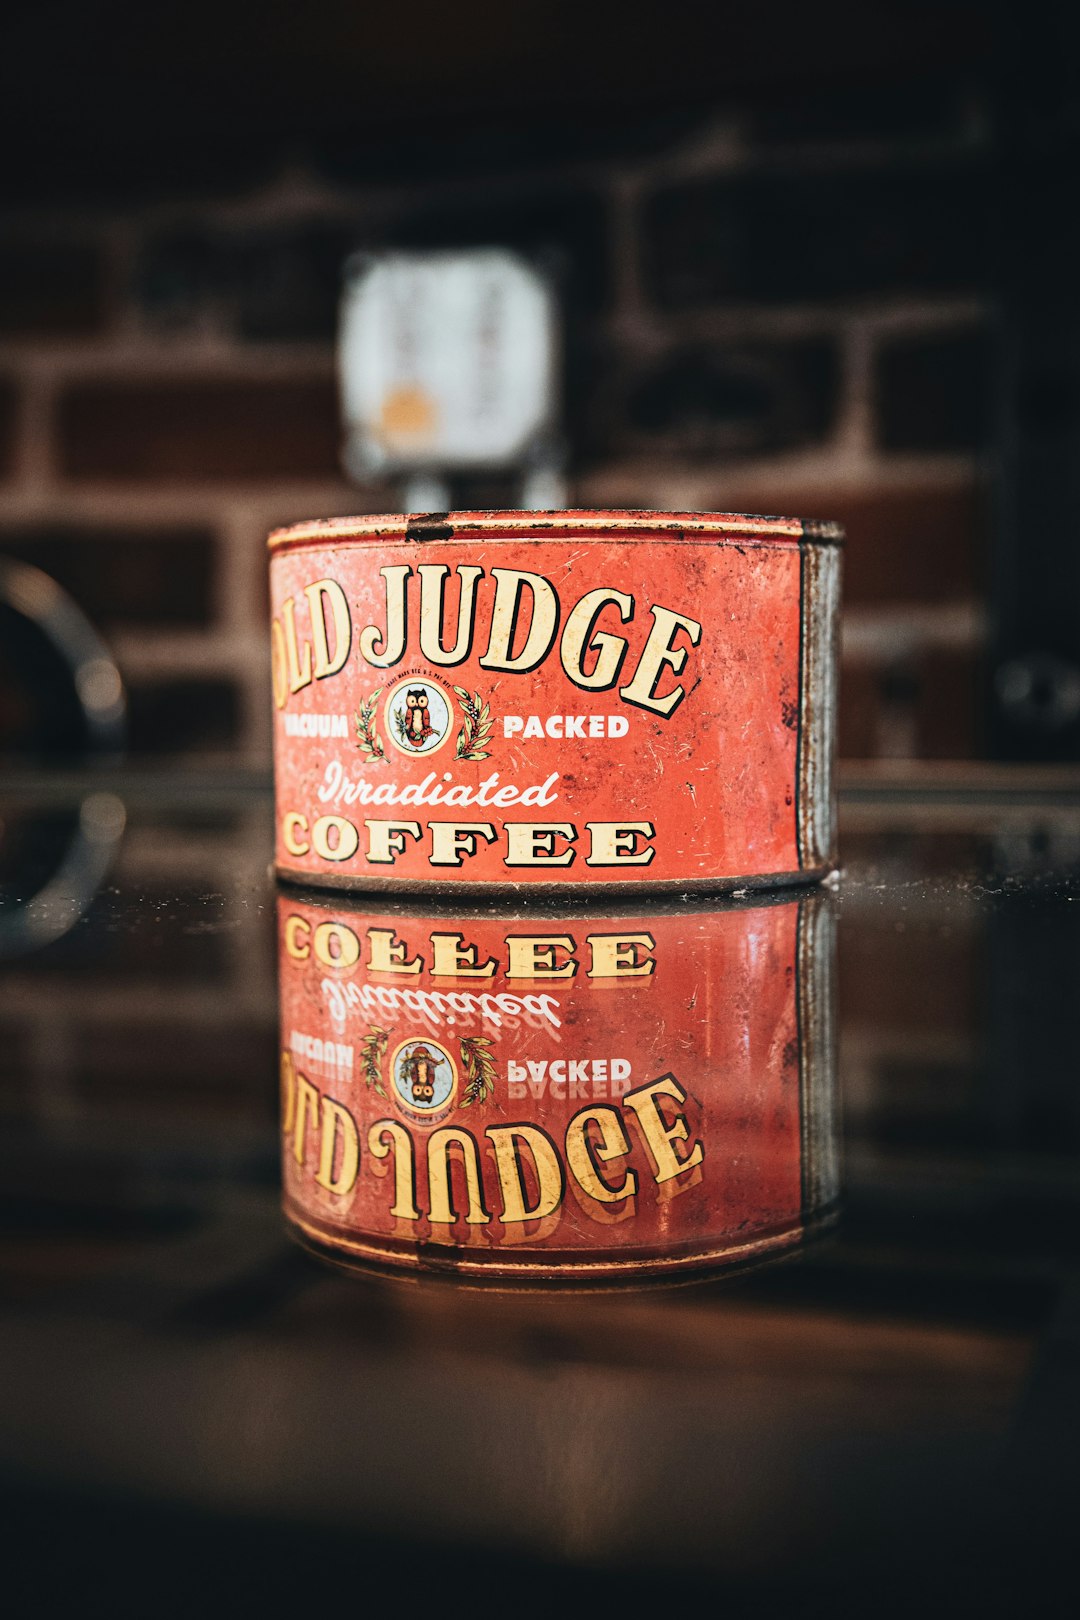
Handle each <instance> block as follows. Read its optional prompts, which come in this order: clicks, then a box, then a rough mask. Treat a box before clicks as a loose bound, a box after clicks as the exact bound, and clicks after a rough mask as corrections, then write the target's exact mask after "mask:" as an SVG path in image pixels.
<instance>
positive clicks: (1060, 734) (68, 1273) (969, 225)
mask: <svg viewBox="0 0 1080 1620" xmlns="http://www.w3.org/2000/svg"><path fill="white" fill-rule="evenodd" d="M1070 24H1071V18H1070V16H1069V14H1068V13H1067V12H1066V9H1065V8H1064V7H1058V8H1054V7H1050V6H1044V5H1039V4H1033V5H1026V6H1023V7H1019V6H1017V7H1009V6H1006V5H1000V4H999V5H979V4H948V3H944V0H939V3H937V4H934V5H919V4H904V5H901V4H898V3H888V4H869V3H865V4H861V5H856V4H842V5H838V4H828V5H824V6H821V5H818V6H808V5H799V6H796V5H794V4H788V5H783V6H777V5H746V6H739V7H735V6H733V5H722V4H710V5H705V4H702V5H697V4H686V3H678V0H672V3H669V4H666V5H663V6H660V5H657V4H653V5H650V6H647V7H644V8H642V7H637V8H634V9H630V8H629V7H627V6H622V5H620V6H615V5H612V6H609V7H599V6H595V5H593V6H589V5H573V4H570V3H569V0H549V3H547V4H543V5H541V4H538V3H536V0H523V3H513V0H504V3H502V4H496V3H494V0H488V3H486V4H464V5H457V6H453V5H446V4H443V5H437V4H433V3H430V0H424V3H421V4H414V5H412V6H410V7H405V6H400V5H399V6H389V5H381V6H372V5H368V6H365V5H359V4H354V5H346V4H343V3H331V0H314V3H308V4H304V5H300V4H294V5H284V4H278V5H255V4H251V3H236V0H220V3H217V4H213V5H212V4H209V3H208V0H191V3H189V4H186V5H181V4H179V3H177V0H161V3H159V4H157V5H154V6H148V5H145V4H143V5H136V4H134V3H133V0H113V3H106V0H99V3H97V4H93V5H86V4H75V3H74V0H53V3H45V0H39V3H37V4H29V3H22V0H20V3H18V4H14V5H12V4H9V6H8V8H7V11H6V13H5V16H4V20H3V23H2V24H0V557H3V556H4V555H9V556H12V557H15V558H18V559H23V560H25V561H27V562H32V563H36V564H37V565H38V566H40V567H41V568H43V569H44V570H46V571H47V572H48V573H51V574H53V575H54V576H55V577H56V578H57V579H59V580H60V581H61V582H62V583H63V584H64V585H66V586H67V588H68V589H69V590H70V591H71V593H72V594H73V596H74V597H75V599H76V600H77V601H78V602H79V603H80V604H81V605H82V606H83V608H84V609H85V611H86V613H87V614H88V615H89V616H90V618H91V620H92V621H93V622H94V623H95V624H96V625H97V626H98V628H99V629H100V631H101V633H102V635H103V636H104V637H105V638H106V640H107V642H108V644H109V646H110V647H111V649H112V650H113V651H114V652H115V654H116V656H117V658H118V660H119V663H120V666H121V668H122V671H123V674H124V677H125V680H126V683H127V688H128V696H129V705H130V707H129V718H130V742H131V749H132V755H133V759H134V762H135V763H136V764H137V765H138V766H140V767H143V768H140V769H137V770H132V771H129V772H126V773H114V774H113V776H111V777H110V776H108V775H107V774H106V775H105V776H101V775H99V776H97V777H95V778H94V779H92V780H90V779H86V778H83V777H78V778H74V777H68V778H58V777H57V776H55V775H53V776H52V777H49V776H47V775H45V774H44V773H38V774H36V775H32V774H31V773H27V772H17V771H5V772H3V773H2V774H0V856H2V860H0V949H2V950H4V951H6V952H7V958H6V960H5V961H4V962H3V964H2V965H3V976H2V980H0V1297H2V1302H3V1306H4V1321H3V1324H2V1327H0V1525H2V1526H3V1531H2V1532H0V1541H3V1543H4V1546H3V1558H4V1570H5V1580H6V1587H5V1590H7V1591H11V1592H12V1593H13V1594H14V1600H15V1603H16V1607H17V1609H18V1610H19V1612H20V1613H23V1612H25V1613H30V1612H33V1613H38V1612H41V1613H53V1612H60V1610H61V1609H62V1610H63V1612H64V1613H72V1614H74V1613H77V1614H79V1615H96V1614H98V1613H101V1614H103V1615H107V1616H108V1617H109V1620H114V1617H115V1616H117V1615H128V1614H131V1615H132V1616H137V1617H138V1620H143V1617H144V1616H146V1615H148V1614H155V1615H172V1614H177V1615H181V1614H182V1615H184V1616H190V1615H192V1614H195V1613H200V1614H203V1613H205V1614H217V1613H229V1614H230V1615H236V1614H243V1615H247V1614H249V1613H253V1612H255V1610H257V1609H258V1610H262V1611H264V1612H266V1613H268V1614H273V1613H279V1612H287V1613H290V1614H297V1613H300V1612H302V1611H305V1612H306V1611H308V1610H312V1609H314V1608H318V1609H319V1611H320V1612H322V1610H327V1611H329V1610H331V1609H333V1610H339V1609H340V1610H341V1611H342V1612H351V1611H352V1609H353V1608H356V1609H358V1610H359V1608H360V1607H361V1606H362V1605H365V1604H366V1605H367V1606H369V1607H370V1606H371V1604H372V1602H373V1601H376V1600H379V1599H381V1598H382V1597H383V1595H384V1594H385V1593H387V1592H389V1593H390V1596H391V1601H392V1602H393V1603H394V1605H395V1607H399V1608H402V1609H403V1610H405V1611H406V1612H411V1611H410V1610H409V1605H410V1603H411V1605H412V1607H418V1606H419V1602H420V1601H421V1600H422V1601H424V1602H425V1603H434V1604H437V1605H438V1608H439V1612H440V1613H442V1612H447V1613H452V1612H454V1609H455V1604H454V1599H455V1597H456V1598H459V1599H460V1600H461V1602H465V1601H467V1602H470V1603H471V1604H472V1605H473V1606H474V1608H475V1610H476V1611H477V1612H483V1611H484V1610H485V1609H487V1608H490V1607H493V1606H495V1605H499V1606H500V1607H501V1609H502V1610H506V1609H513V1611H514V1612H517V1613H532V1612H544V1613H545V1614H550V1613H551V1612H552V1609H553V1607H556V1606H558V1607H561V1608H565V1609H566V1610H567V1611H568V1612H569V1611H570V1610H571V1605H574V1606H575V1607H577V1608H581V1607H584V1605H585V1604H589V1605H595V1606H597V1607H603V1608H612V1609H616V1608H617V1609H618V1610H619V1611H620V1612H621V1611H624V1610H625V1611H626V1612H630V1613H632V1612H636V1610H640V1609H642V1608H644V1607H645V1606H646V1605H648V1606H650V1607H655V1608H657V1609H660V1608H661V1606H663V1608H664V1610H665V1611H666V1610H667V1609H670V1608H671V1607H672V1606H673V1605H678V1606H681V1607H686V1606H687V1605H689V1604H694V1605H697V1604H699V1603H702V1602H703V1600H704V1602H707V1603H708V1605H709V1608H710V1610H712V1609H715V1608H717V1606H718V1605H719V1606H721V1607H722V1608H723V1609H724V1611H725V1612H726V1613H730V1614H736V1615H742V1614H746V1615H751V1614H753V1615H757V1614H761V1613H777V1614H783V1615H791V1614H799V1615H804V1614H805V1615H822V1616H824V1615H829V1616H835V1615H839V1614H852V1615H858V1616H863V1615H866V1614H873V1615H892V1614H895V1615H897V1616H904V1617H905V1620H906V1617H907V1616H909V1615H910V1614H912V1613H921V1614H932V1613H942V1614H945V1613H947V1614H948V1615H949V1616H950V1617H955V1616H956V1615H958V1614H964V1613H969V1612H973V1611H977V1612H978V1613H980V1615H982V1616H986V1615H988V1614H990V1615H1001V1616H1011V1615H1013V1614H1025V1615H1026V1614H1029V1613H1038V1614H1042V1613H1055V1612H1068V1611H1067V1605H1062V1604H1061V1603H1060V1601H1059V1600H1058V1599H1057V1598H1056V1596H1055V1594H1054V1591H1053V1588H1054V1584H1055V1581H1062V1580H1064V1581H1066V1582H1067V1586H1066V1588H1065V1589H1066V1590H1068V1591H1070V1594H1071V1589H1072V1587H1073V1586H1074V1585H1075V1579H1074V1573H1075V1572H1074V1570H1073V1568H1072V1542H1073V1540H1074V1539H1075V1535H1074V1527H1075V1522H1076V1514H1075V1495H1076V1489H1075V1487H1076V1480H1075V1475H1076V1468H1075V1440H1074V1436H1075V1433H1076V1426H1077V1415H1078V1414H1077V1405H1078V1403H1077V1377H1076V1369H1077V1366H1078V1365H1080V1360H1078V1354H1077V1347H1078V1343H1080V1339H1078V1322H1080V1316H1078V1312H1077V1301H1078V1300H1080V1283H1078V1278H1080V1270H1078V1263H1077V1233H1078V1232H1080V1222H1078V1219H1077V1214H1078V1206H1080V1175H1078V1164H1080V1155H1078V1148H1080V1108H1078V1104H1077V1075H1078V1073H1080V1058H1078V1051H1077V1027H1076V1020H1075V1017H1074V1016H1073V1011H1072V1008H1073V1003H1074V1001H1075V985H1076V982H1077V963H1078V960H1080V907H1078V905H1077V903H1076V902H1077V899H1078V897H1080V889H1078V884H1077V874H1078V872H1080V811H1078V809H1077V804H1078V796H1077V793H1076V785H1075V784H1076V776H1075V773H1074V772H1069V771H1060V770H1049V769H1046V768H1045V767H1046V766H1047V765H1048V764H1049V763H1051V762H1056V763H1057V764H1058V765H1060V764H1063V763H1067V762H1070V761H1076V760H1077V758H1078V756H1080V712H1077V711H1080V698H1077V695H1076V694H1077V692H1078V690H1080V673H1078V671H1077V661H1078V656H1077V655H1078V647H1080V634H1078V632H1080V623H1078V620H1080V577H1078V574H1080V561H1078V550H1077V545H1076V538H1075V513H1076V511H1077V510H1078V509H1080V499H1078V497H1080V489H1077V488H1076V485H1077V482H1078V480H1080V442H1078V440H1080V331H1078V321H1077V308H1076V302H1077V301H1076V293H1075V283H1076V263H1077V255H1076V252H1075V249H1076V242H1075V234H1076V233H1075V228H1074V224H1073V219H1074V215H1075V212H1076V192H1077V187H1076V170H1077V164H1076V155H1077V147H1078V143H1080V96H1078V95H1077V90H1076V83H1075V70H1074V67H1073V62H1074V60H1075V37H1074V36H1075V30H1074V29H1073V28H1072V27H1071V26H1070ZM469 242H475V243H485V244H486V243H509V244H511V245H514V246H518V247H520V248H521V249H522V250H523V251H525V252H527V253H529V254H533V255H536V256H538V257H540V258H541V259H542V260H543V262H544V263H545V264H546V265H548V266H550V267H551V269H552V270H553V273H554V274H555V275H556V276H557V277H558V280H559V284H560V287H561V289H562V298H563V305H564V311H565V319H566V342H565V364H566V399H565V419H566V431H567V444H568V454H569V464H568V475H569V483H570V498H571V500H572V501H574V502H578V503H581V504H583V505H612V506H619V505H630V506H655V507H665V508H670V507H689V508H715V509H725V508H745V509H749V510H760V511H778V510H779V511H788V512H791V513H794V514H796V515H805V516H816V515H822V516H826V517H835V518H839V519H840V520H842V521H843V522H845V523H846V524H847V526H848V529H849V544H848V550H847V563H846V568H847V573H846V579H847V586H846V609H845V629H844V669H843V712H842V726H841V742H842V753H843V756H844V758H843V764H842V770H841V803H840V813H841V839H842V850H843V858H844V863H845V869H846V870H845V877H844V881H843V883H842V885H841V887H840V892H839V894H838V896H837V901H836V909H837V911H838V920H839V950H838V996H837V1002H836V1020H837V1027H838V1035H839V1087H840V1093H841V1098H842V1122H843V1140H842V1148H843V1160H844V1181H845V1199H844V1207H843V1215H842V1219H841V1221H840V1222H839V1224H838V1226H837V1228H836V1231H835V1233H834V1234H833V1236H832V1237H830V1238H828V1239H825V1240H824V1241H823V1242H822V1243H820V1244H818V1245H816V1246H811V1247H810V1248H809V1249H808V1250H807V1251H806V1253H805V1255H804V1256H802V1257H800V1258H799V1259H798V1260H797V1261H795V1262H793V1263H792V1264H791V1265H790V1266H787V1267H779V1268H776V1269H770V1268H764V1269H762V1271H760V1272H758V1273H755V1274H750V1275H748V1276H746V1277H744V1278H741V1279H732V1278H724V1279H720V1280H717V1281H716V1282H714V1283H708V1284H704V1285H702V1286H701V1287H699V1288H695V1289H687V1290H677V1291H673V1292H671V1293H666V1292H660V1293H658V1294H655V1295H652V1296H648V1297H642V1296H637V1295H634V1294H629V1295H625V1294H624V1295H621V1296H617V1297H614V1298H612V1297H608V1296H597V1297H595V1298H580V1297H575V1298H574V1299H573V1300H571V1301H570V1302H567V1301H565V1300H563V1299H561V1298H560V1297H559V1296H558V1295H552V1296H540V1297H532V1296H527V1297H526V1296H522V1297H514V1298H508V1297H506V1296H498V1295H496V1296H491V1295H482V1296H476V1295H470V1294H466V1293H464V1292H460V1291H457V1290H454V1289H452V1288H450V1289H447V1288H442V1289H440V1288H438V1287H428V1286H420V1285H399V1284H392V1283H390V1282H388V1281H379V1280H376V1279H366V1280H362V1279H359V1278H355V1277H347V1276H344V1275H341V1274H337V1273H335V1272H333V1271H332V1270H330V1269H329V1268H324V1267H322V1266H319V1265H317V1264H316V1262H315V1261H314V1260H312V1259H310V1258H308V1257H306V1256H305V1255H303V1254H302V1253H300V1252H299V1251H298V1250H296V1249H294V1248H293V1247H292V1246H291V1245H290V1244H289V1243H288V1240H287V1239H286V1237H285V1235H284V1233H283V1231H282V1229H281V1219H280V1213H279V1209H278V1204H279V1199H280V1186H279V1172H278V1151H279V1133H278V1123H277V1117H276V1058H277V1053H278V1050H279V1033H278V1028H277V1024H278V1008H277V1002H276V995H275V961H274V957H275V938H274V923H273V905H274V897H273V891H272V886H271V881H270V878H269V876H268V871H267V863H268V859H269V851H270V847H271V842H272V839H271V830H272V829H271V811H270V803H269V794H268V768H269V735H270V728H269V710H270V700H269V691H270V683H269V669H268V658H267V647H266V634H265V631H266V622H267V598H266V560H265V550H264V542H265V537H266V533H267V530H268V529H269V528H271V527H272V526H274V525H275V524H278V523H282V522H287V521H291V520H297V519H302V518H308V517H314V516H318V515H332V514H337V513H346V512H349V511H363V510H372V511H375V510H385V509H391V510H392V509H394V508H395V507H396V506H397V505H398V503H399V501H400V491H399V490H398V489H396V488H394V487H392V486H386V487H382V486H375V485H371V486H367V487H364V488H356V487H354V486H351V485H350V484H349V483H348V482H347V481H346V480H345V478H344V476H343V475H342V472H341V470H340V440H341V426H340V421H339V414H338V403H337V387H336V378H335V369H334V368H335V357H334V341H335V326H336V316H337V302H338V295H339V286H340V272H341V265H342V262H343V260H344V258H345V256H346V255H347V254H348V253H349V252H351V251H352V250H353V249H355V248H357V247H364V246H368V247H378V246H380V245H397V244H405V245H408V244H413V245H418V246H420V245H434V246H438V245H444V244H454V243H469ZM453 493H454V499H455V501H456V502H457V503H459V504H463V505H464V504H472V503H475V504H480V505H495V504H504V503H507V504H512V503H513V502H514V500H515V498H516V489H515V486H514V484H513V482H512V481H510V480H505V479H503V480H497V479H489V480H479V479H474V480H471V481H469V482H466V481H464V480H462V481H459V482H458V484H457V485H456V486H455V489H454V492H453ZM13 645H14V643H13V641H12V640H11V639H10V638H9V639H8V640H5V630H4V626H3V625H2V624H0V666H2V665H3V661H4V658H5V656H7V657H8V659H9V661H10V657H11V649H12V646H13ZM10 690H11V691H14V690H15V688H14V687H12V688H10ZM8 692H9V688H7V687H5V683H4V670H3V668H2V667H0V754H2V753H3V751H4V748H3V744H4V742H5V741H10V738H11V737H12V736H13V735H16V733H17V726H18V723H20V722H21V721H25V720H26V719H27V716H28V715H29V714H30V710H26V709H24V710H20V709H19V707H18V702H15V703H14V704H13V705H10V706H9V707H8V708H5V699H6V697H7V695H8ZM31 718H32V715H31ZM64 724H66V721H65V720H64V717H63V716H62V715H60V716H59V717H58V718H57V725H58V727H60V728H61V729H62V727H63V725H64ZM5 727H7V729H6V730H5ZM58 734H59V733H58ZM152 761H157V762H158V763H160V764H162V765H164V766H166V767H177V769H176V770H175V771H170V770H168V769H166V770H164V771H154V770H151V769H148V768H145V767H148V766H149V765H150V764H151V762H152ZM1021 762H1026V764H1027V765H1028V766H1029V767H1035V768H1030V769H1027V770H1023V771H1020V770H1014V769H1012V768H1011V767H1013V766H1016V765H1019V764H1020V763H1021ZM1006 766H1008V767H1010V768H1008V769H1006V768H1004V767H1006ZM999 767H1002V768H999ZM105 789H107V790H108V791H105ZM114 790H115V791H114ZM72 850H75V851H76V852H77V854H78V861H77V862H75V863H74V864H72V863H71V862H69V855H70V853H71V851H72ZM35 893H36V894H37V898H36V899H31V896H32V895H34V894H35ZM9 901H11V902H12V903H11V904H10V905H8V904H7V902H9ZM530 1469H533V1470H534V1471H535V1472H534V1473H533V1472H530ZM534 1478H535V1481H536V1483H535V1485H534V1483H533V1481H534ZM462 1526H465V1527H466V1530H465V1531H463V1530H462V1528H461V1527H462ZM461 1602H459V1603H458V1604H457V1605H456V1606H457V1607H460V1606H461ZM1072 1606H1073V1607H1075V1603H1074V1602H1073V1605H1072Z"/></svg>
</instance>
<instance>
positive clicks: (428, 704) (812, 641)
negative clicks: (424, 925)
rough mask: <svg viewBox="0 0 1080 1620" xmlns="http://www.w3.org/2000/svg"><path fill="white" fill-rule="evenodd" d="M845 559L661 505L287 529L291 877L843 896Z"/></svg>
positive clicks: (280, 774)
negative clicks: (809, 886) (811, 883)
mask: <svg viewBox="0 0 1080 1620" xmlns="http://www.w3.org/2000/svg"><path fill="white" fill-rule="evenodd" d="M839 540H840V532H839V530H838V529H837V528H836V527H835V526H834V525H831V524H821V523H814V524H811V523H803V522H800V521H798V520H795V519H787V518H768V517H744V516H738V515H722V514H702V513H684V514H678V513H659V512H606V513H604V512H549V513H525V512H451V513H436V514H429V515H428V516H423V517H372V518H356V519H351V518H350V519H340V520H333V521H330V522H320V523H308V524H301V525H299V526H298V527H296V528H292V529H284V530H280V531H278V532H277V533H275V534H274V535H272V536H271V538H270V548H271V567H270V574H271V597H272V615H273V619H272V627H271V629H272V655H273V687H274V705H275V708H274V750H275V765H276V787H277V864H278V870H279V872H280V873H281V874H282V875H283V876H286V877H289V878H292V879H302V880H303V881H305V882H307V883H314V884H317V885H320V886H331V887H334V888H355V889H365V888H387V889H391V888H392V889H395V890H409V889H412V890H423V891H425V892H428V893H430V892H432V891H433V890H436V891H437V890H439V889H446V890H454V891H456V892H458V893H461V894H466V895H475V894H483V893H490V892H491V891H492V890H493V889H495V888H498V887H508V886H513V887H515V888H517V887H521V886H528V887H536V888H542V889H547V890H559V891H565V890H572V889H584V888H588V889H589V890H596V889H607V890H612V891H614V890H618V889H620V888H621V889H629V888H640V889H648V890H653V891H664V890H681V891H685V890H687V889H693V888H702V889H704V888H708V889H712V890H717V889H720V890H722V889H725V888H727V889H736V888H742V887H745V886H747V885H766V886H767V885H770V884H783V883H790V882H793V881H797V880H813V879H820V878H822V877H824V876H825V875H826V874H827V873H828V872H829V871H830V870H831V869H832V867H833V865H834V864H835V842H834V814H833V802H832V776H833V753H834V735H835V708H836V664H837V653H836V640H837V617H838V603H839V583H840V553H839Z"/></svg>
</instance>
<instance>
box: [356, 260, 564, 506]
mask: <svg viewBox="0 0 1080 1620" xmlns="http://www.w3.org/2000/svg"><path fill="white" fill-rule="evenodd" d="M557 348H558V344H557V313H556V307H555V298H554V293H553V290H552V287H551V285H550V283H549V282H548V280H547V279H546V277H544V276H543V275H542V274H541V273H540V272H539V271H538V270H536V269H534V268H533V267H532V266H531V265H530V264H528V263H527V262H526V261H525V260H523V259H521V258H519V257H518V256H517V255H515V254H513V253H510V252H507V251H506V250H505V249H502V248H481V249H475V250H471V251H462V252H439V253H386V254H383V255H379V256H368V257H363V258H358V259H356V260H354V261H352V264H351V266H350V268H349V271H348V272H347V278H346V286H345V293H344V300H343V304H342V314H341V332H340V340H339V364H340V372H341V391H342V403H343V409H344V414H345V421H346V424H347V430H348V440H347V443H346V447H345V461H346V465H347V467H348V470H349V472H350V473H351V474H353V476H354V477H357V478H370V477H371V476H372V475H373V474H376V475H379V474H381V475H386V474H389V475H391V476H397V477H400V478H402V479H403V480H407V484H406V488H407V489H408V490H409V491H411V490H413V489H417V490H418V491H419V492H423V491H424V490H425V489H427V490H429V491H430V492H432V493H441V492H442V490H443V489H444V488H445V484H444V480H445V478H446V477H447V475H449V474H451V473H454V472H458V471H465V470H474V469H485V470H493V471H494V470H502V469H512V468H514V467H520V468H521V469H522V471H523V474H524V472H525V469H526V468H527V469H528V477H527V480H526V491H525V492H526V493H528V492H529V489H530V488H531V487H532V486H533V484H534V483H535V484H536V487H537V488H538V490H542V491H543V492H544V493H545V495H546V494H550V493H553V492H554V493H558V491H559V490H561V487H562V485H561V479H560V478H559V474H558V457H557V451H556V449H555V435H556V426H557V424H556V412H557V401H556V395H557V377H556V371H557V358H556V356H557ZM445 504H448V497H444V499H443V500H439V501H436V500H415V501H414V500H413V499H412V498H411V496H410V498H409V500H408V503H407V506H408V509H409V510H417V511H421V510H437V509H439V508H440V507H442V506H444V505H445ZM527 504H529V505H532V504H533V503H532V502H531V501H530V502H529V503H527ZM545 504H552V503H550V502H547V501H546V500H545ZM554 504H558V503H557V502H556V503H554Z"/></svg>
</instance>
